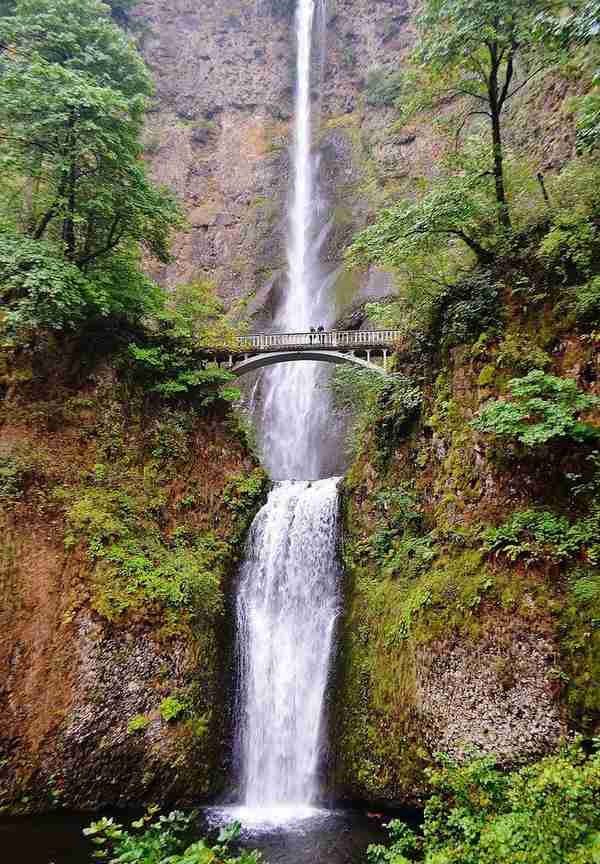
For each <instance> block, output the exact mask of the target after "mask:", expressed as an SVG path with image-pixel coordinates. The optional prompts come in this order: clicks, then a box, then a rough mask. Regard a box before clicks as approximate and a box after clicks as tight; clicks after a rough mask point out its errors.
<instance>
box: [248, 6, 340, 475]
mask: <svg viewBox="0 0 600 864" xmlns="http://www.w3.org/2000/svg"><path fill="white" fill-rule="evenodd" d="M317 12H319V13H320V16H319V17H320V24H321V28H320V32H321V33H322V34H323V38H324V32H325V28H324V20H325V11H324V0H320V2H319V3H318V5H317V2H316V0H298V7H297V10H296V42H297V79H296V104H295V114H294V147H293V154H292V168H293V186H292V198H291V202H290V213H289V242H288V249H287V258H288V290H287V293H286V296H285V299H284V301H283V303H282V305H281V308H280V310H279V313H278V315H277V319H276V329H277V330H279V331H281V332H288V333H290V332H301V331H307V330H308V329H309V328H310V327H318V326H320V325H326V324H327V323H328V320H327V319H328V309H327V303H326V298H325V297H323V296H322V291H321V289H322V286H323V278H322V274H321V270H320V266H319V228H320V227H321V226H320V224H319V215H320V214H319V210H320V207H319V205H320V200H319V190H318V183H317V173H318V157H317V156H316V155H314V154H313V149H312V111H311V77H312V75H311V72H312V67H313V63H312V57H313V44H314V36H313V31H314V29H315V17H316V14H317ZM319 377H320V369H319V364H316V363H311V362H307V363H297V362H296V363H289V364H283V365H280V366H275V367H273V368H272V369H269V370H268V371H267V372H265V373H264V376H263V381H262V388H261V389H262V393H263V420H262V426H263V430H264V431H263V453H264V461H265V465H266V467H267V469H268V470H269V473H270V474H271V476H272V477H273V478H274V479H276V480H288V479H294V480H315V479H317V478H319V477H322V476H323V473H322V472H323V464H324V453H325V447H324V444H325V441H324V437H325V436H324V434H323V432H324V430H326V429H327V427H328V424H329V423H330V418H331V414H330V411H329V399H328V396H327V391H326V389H325V388H323V387H319V386H318V382H319Z"/></svg>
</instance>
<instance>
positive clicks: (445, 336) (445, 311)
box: [431, 271, 502, 349]
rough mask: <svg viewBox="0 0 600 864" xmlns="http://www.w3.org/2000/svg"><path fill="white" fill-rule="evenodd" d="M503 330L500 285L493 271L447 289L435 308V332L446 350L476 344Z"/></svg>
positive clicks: (433, 318) (432, 325) (432, 312)
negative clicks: (483, 336) (474, 342)
mask: <svg viewBox="0 0 600 864" xmlns="http://www.w3.org/2000/svg"><path fill="white" fill-rule="evenodd" d="M500 327H502V303H501V298H500V296H499V291H498V285H497V284H496V282H494V280H493V279H492V276H491V274H490V273H489V272H487V271H484V272H483V273H474V274H472V275H470V276H469V277H468V278H465V279H463V280H461V281H460V282H458V283H457V284H456V285H453V286H451V287H448V288H446V289H445V290H444V291H443V292H442V293H441V294H440V295H438V297H437V298H436V300H435V301H434V303H433V305H432V309H431V331H432V334H433V335H434V337H435V338H436V341H437V343H438V344H439V345H440V346H441V347H442V348H445V349H448V348H453V347H454V346H455V345H463V344H465V343H467V342H472V341H475V340H476V339H477V338H478V336H479V335H480V334H481V333H483V332H490V331H494V330H498V329H499V328H500Z"/></svg>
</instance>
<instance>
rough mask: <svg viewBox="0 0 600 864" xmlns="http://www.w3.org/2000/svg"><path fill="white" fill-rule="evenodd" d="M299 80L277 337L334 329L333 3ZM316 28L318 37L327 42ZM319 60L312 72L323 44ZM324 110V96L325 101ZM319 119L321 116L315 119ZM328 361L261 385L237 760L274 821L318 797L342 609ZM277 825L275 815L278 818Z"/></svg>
mask: <svg viewBox="0 0 600 864" xmlns="http://www.w3.org/2000/svg"><path fill="white" fill-rule="evenodd" d="M297 3H298V6H297V10H296V41H297V83H296V106H295V124H294V146H293V153H292V156H293V159H292V166H293V184H292V190H291V199H290V208H289V243H288V289H287V293H286V297H285V300H284V302H283V303H282V306H281V309H280V311H279V315H278V318H277V322H276V323H277V328H278V329H280V330H288V331H289V330H307V329H308V328H309V327H311V326H313V327H316V326H318V325H319V324H323V325H326V324H327V323H328V310H327V305H326V298H325V297H324V293H325V292H324V290H323V288H324V287H325V286H326V284H327V283H326V280H324V279H323V278H322V274H321V272H320V267H319V251H320V244H321V243H322V242H323V239H324V238H325V237H326V231H327V229H326V227H325V226H324V225H323V224H322V220H321V210H322V209H323V208H322V206H321V199H320V193H319V187H318V169H319V164H318V157H317V156H316V155H315V154H314V150H313V144H312V139H313V131H312V125H313V116H314V112H313V107H312V99H311V89H312V77H313V69H314V67H315V66H318V68H319V71H320V74H322V69H323V65H324V64H323V58H324V42H323V39H324V33H325V26H324V25H325V0H318V5H317V2H316V0H297ZM315 31H316V32H317V33H318V34H320V35H321V37H322V39H321V40H320V41H319V40H317V39H316V38H315ZM316 42H317V43H318V48H319V49H320V57H318V60H317V62H316V63H313V53H314V45H315V43H316ZM319 104H320V98H319ZM317 113H318V112H317ZM319 366H320V364H316V363H311V362H306V363H304V362H303V363H299V362H296V363H288V364H283V365H281V366H276V367H274V368H273V369H271V370H268V371H267V372H266V373H265V374H264V376H263V379H262V382H261V389H262V392H263V423H262V426H263V453H264V461H265V463H266V467H267V468H268V470H269V472H270V474H271V477H273V478H274V479H275V480H276V481H279V482H277V483H276V484H275V487H274V489H273V491H272V492H271V494H270V495H269V498H268V500H267V503H266V504H265V506H264V507H263V508H262V510H261V511H260V512H259V514H258V515H257V516H256V519H255V520H254V523H253V525H252V528H251V530H250V535H249V538H248V543H247V548H246V560H245V563H244V565H243V567H242V571H241V578H240V587H239V592H238V599H237V624H238V631H237V632H238V651H237V653H238V661H239V682H238V683H239V686H238V742H237V743H238V756H239V762H240V773H241V778H240V780H241V791H242V803H243V804H244V805H245V808H246V818H249V817H248V813H249V811H252V812H253V814H254V815H253V816H252V817H251V818H254V816H256V815H257V813H258V818H259V819H268V813H269V811H273V810H275V812H276V813H278V814H279V817H281V818H284V816H283V814H284V813H289V811H290V808H291V809H292V811H293V813H294V814H295V815H298V814H299V813H301V812H303V809H302V808H306V807H307V806H309V805H310V804H311V803H313V802H314V801H315V800H316V799H317V798H318V792H319V788H318V771H319V755H320V751H321V745H322V738H323V728H322V727H323V705H324V698H325V691H326V685H327V678H328V674H329V668H330V662H331V655H332V643H333V639H334V629H335V621H336V617H337V613H338V607H339V581H340V580H339V573H338V561H337V531H338V524H337V523H338V506H339V502H338V490H337V486H338V482H339V478H337V477H331V478H328V479H321V478H323V476H324V473H326V466H327V460H326V459H325V458H324V454H325V452H326V447H325V442H326V441H327V439H328V437H329V436H328V432H330V429H329V427H330V424H331V414H330V410H329V401H328V396H327V392H326V390H325V389H324V388H323V387H319V380H320V378H322V375H323V372H322V370H320V369H319ZM279 817H278V818H279Z"/></svg>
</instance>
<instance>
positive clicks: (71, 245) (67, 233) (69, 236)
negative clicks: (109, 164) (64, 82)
mask: <svg viewBox="0 0 600 864" xmlns="http://www.w3.org/2000/svg"><path fill="white" fill-rule="evenodd" d="M74 127H75V116H74V113H73V112H71V115H70V117H69V135H68V139H67V141H68V143H67V150H68V153H69V174H68V181H67V183H68V198H67V215H66V217H65V219H64V221H63V240H64V243H65V246H66V247H67V258H68V260H69V261H74V260H75V253H76V248H75V246H76V244H75V204H76V201H75V184H76V182H77V174H76V165H75V133H74Z"/></svg>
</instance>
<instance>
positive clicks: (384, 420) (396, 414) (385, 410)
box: [376, 375, 423, 452]
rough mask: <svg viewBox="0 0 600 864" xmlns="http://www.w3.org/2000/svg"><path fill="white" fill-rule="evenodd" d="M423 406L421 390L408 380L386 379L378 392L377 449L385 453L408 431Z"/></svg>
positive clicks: (396, 377) (398, 377)
mask: <svg viewBox="0 0 600 864" xmlns="http://www.w3.org/2000/svg"><path fill="white" fill-rule="evenodd" d="M422 404H423V393H422V391H421V388H420V387H419V386H418V385H417V384H415V383H414V381H412V380H411V379H410V378H407V377H406V376H404V375H396V376H394V378H390V379H387V380H386V381H385V383H384V384H383V386H382V388H381V390H380V391H379V394H378V398H377V408H378V410H379V418H378V422H377V426H376V436H377V441H378V446H379V449H380V450H382V451H383V452H387V451H388V450H389V449H390V448H392V447H393V446H394V444H396V443H397V442H398V441H399V440H400V439H401V438H402V437H404V435H405V434H406V432H407V431H408V429H409V427H410V425H411V424H412V423H413V422H414V420H416V418H417V417H418V416H419V413H420V411H421V406H422Z"/></svg>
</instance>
